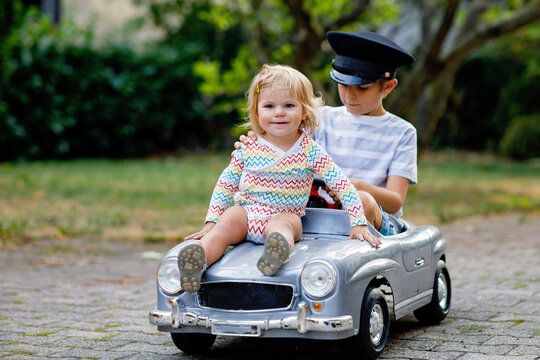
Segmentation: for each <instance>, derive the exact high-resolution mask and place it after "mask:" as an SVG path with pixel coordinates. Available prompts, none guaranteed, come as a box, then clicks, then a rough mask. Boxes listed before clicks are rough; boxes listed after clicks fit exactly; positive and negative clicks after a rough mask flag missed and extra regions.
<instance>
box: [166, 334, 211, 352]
mask: <svg viewBox="0 0 540 360" xmlns="http://www.w3.org/2000/svg"><path fill="white" fill-rule="evenodd" d="M171 337H172V340H173V342H174V345H176V347H177V348H179V349H180V350H182V351H183V352H185V353H186V354H201V353H204V352H206V351H208V349H210V348H211V347H212V345H214V341H216V335H211V334H199V333H171Z"/></svg>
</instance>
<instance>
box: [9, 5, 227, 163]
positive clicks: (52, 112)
mask: <svg viewBox="0 0 540 360" xmlns="http://www.w3.org/2000/svg"><path fill="white" fill-rule="evenodd" d="M92 43H93V36H92V32H91V31H90V30H82V29H77V28H75V27H74V26H73V25H69V24H62V25H61V26H60V27H56V26H54V25H52V24H51V23H50V21H49V20H48V19H47V18H46V17H41V16H40V15H37V14H35V13H34V14H29V15H28V16H27V17H26V19H25V21H24V23H23V25H22V26H21V28H20V29H19V30H18V31H15V32H14V33H13V34H12V36H10V37H9V38H8V40H7V43H6V47H7V48H8V49H9V52H8V54H9V59H8V60H9V61H8V62H7V63H8V69H7V71H6V73H7V76H6V80H4V82H3V84H2V85H3V86H2V89H3V91H2V92H1V94H0V160H4V161H5V160H17V159H45V158H80V157H133V156H142V155H148V154H151V153H154V152H158V151H168V150H173V149H174V150H175V149H177V148H178V147H183V148H192V147H198V148H201V147H205V146H208V145H209V144H212V143H213V141H215V140H214V139H215V138H216V137H219V136H223V133H225V131H224V129H226V128H227V126H229V127H230V126H231V125H232V123H233V122H232V121H230V122H226V121H222V122H219V119H217V120H216V119H215V118H212V117H211V113H210V112H209V110H207V108H206V107H205V106H204V104H203V99H202V98H201V96H200V93H199V90H198V84H199V83H200V79H199V78H198V77H197V76H195V75H194V74H193V71H192V66H193V63H194V61H196V60H197V59H198V54H194V53H193V51H191V52H190V50H189V49H187V50H184V49H177V48H174V49H173V48H171V47H169V46H166V45H161V46H158V45H156V46H154V47H151V48H150V47H147V48H146V49H145V51H144V53H138V52H136V51H135V50H133V49H132V48H129V47H127V46H122V45H108V46H106V47H102V48H99V49H98V48H95V47H94V46H93V45H92ZM231 118H232V119H235V117H231Z"/></svg>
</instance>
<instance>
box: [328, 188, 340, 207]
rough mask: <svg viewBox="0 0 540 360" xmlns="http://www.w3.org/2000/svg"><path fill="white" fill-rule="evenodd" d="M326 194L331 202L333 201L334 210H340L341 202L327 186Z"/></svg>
mask: <svg viewBox="0 0 540 360" xmlns="http://www.w3.org/2000/svg"><path fill="white" fill-rule="evenodd" d="M326 192H327V193H328V195H330V197H331V198H332V200H334V202H335V203H336V208H337V209H341V200H339V197H338V196H337V194H336V193H335V192H334V190H332V189H330V188H329V187H328V186H326Z"/></svg>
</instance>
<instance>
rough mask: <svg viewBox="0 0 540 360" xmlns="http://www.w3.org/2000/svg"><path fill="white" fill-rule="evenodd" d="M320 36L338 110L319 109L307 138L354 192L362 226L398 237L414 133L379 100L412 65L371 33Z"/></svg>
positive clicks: (412, 171)
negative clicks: (328, 50)
mask: <svg viewBox="0 0 540 360" xmlns="http://www.w3.org/2000/svg"><path fill="white" fill-rule="evenodd" d="M326 36H327V39H328V41H329V43H330V46H331V47H332V48H333V49H334V51H335V52H336V58H335V60H334V61H333V62H332V68H333V69H332V71H331V72H330V77H331V78H332V80H334V81H335V82H336V83H337V84H338V92H339V96H340V99H341V101H342V103H343V105H344V106H341V107H329V106H325V107H323V108H322V109H321V118H322V121H321V127H320V128H319V129H318V130H317V131H316V133H315V134H314V136H313V138H314V140H315V141H316V142H317V143H319V144H320V145H321V147H322V148H323V149H325V150H326V151H327V152H328V154H329V155H330V156H331V157H332V159H333V160H334V161H335V162H336V164H337V165H338V166H340V167H341V169H342V170H343V172H344V174H345V175H346V176H347V177H349V179H350V181H351V182H352V183H353V185H354V186H355V187H356V189H357V190H358V193H359V195H360V198H361V201H362V204H363V206H364V211H365V216H366V218H367V219H368V221H369V222H370V223H371V224H373V226H374V227H375V228H376V229H378V230H379V231H380V232H381V234H382V235H393V234H396V233H399V232H400V231H401V225H400V224H401V223H400V221H399V217H400V216H401V214H402V210H401V207H402V205H403V202H404V201H405V198H406V196H407V190H408V186H409V184H416V181H417V170H416V129H415V128H414V127H413V126H412V125H411V124H410V123H408V122H407V121H405V120H403V119H401V118H399V117H397V116H395V115H393V114H391V113H389V112H387V111H385V110H384V107H383V103H382V100H383V99H384V98H385V97H386V96H387V95H388V94H389V93H390V92H391V91H392V90H393V89H394V88H395V87H396V85H397V79H396V78H395V71H396V68H398V67H399V66H402V65H410V64H412V63H414V61H415V59H414V57H413V56H412V55H410V54H409V53H407V52H406V51H405V50H403V49H402V48H401V47H399V46H398V45H397V44H395V43H394V42H392V41H391V40H389V39H387V38H385V37H384V36H382V35H379V34H376V33H372V32H367V31H361V32H342V31H330V32H328V33H327V34H326ZM249 135H250V137H251V138H253V136H252V134H249ZM240 141H242V142H247V138H246V137H245V136H242V137H241V138H240ZM235 146H238V144H235ZM329 194H330V195H331V196H332V197H334V198H335V194H334V193H333V192H329Z"/></svg>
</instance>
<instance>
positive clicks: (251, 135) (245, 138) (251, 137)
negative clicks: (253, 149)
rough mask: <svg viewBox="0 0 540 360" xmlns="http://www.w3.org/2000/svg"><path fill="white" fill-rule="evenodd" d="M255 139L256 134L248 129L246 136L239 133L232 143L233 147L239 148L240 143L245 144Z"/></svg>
mask: <svg viewBox="0 0 540 360" xmlns="http://www.w3.org/2000/svg"><path fill="white" fill-rule="evenodd" d="M255 140H257V135H255V133H254V132H253V131H251V130H250V131H248V133H247V136H246V135H240V138H238V141H237V142H235V143H234V148H235V149H236V150H239V149H240V146H242V144H244V145H247V144H249V143H250V142H252V141H255Z"/></svg>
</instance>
